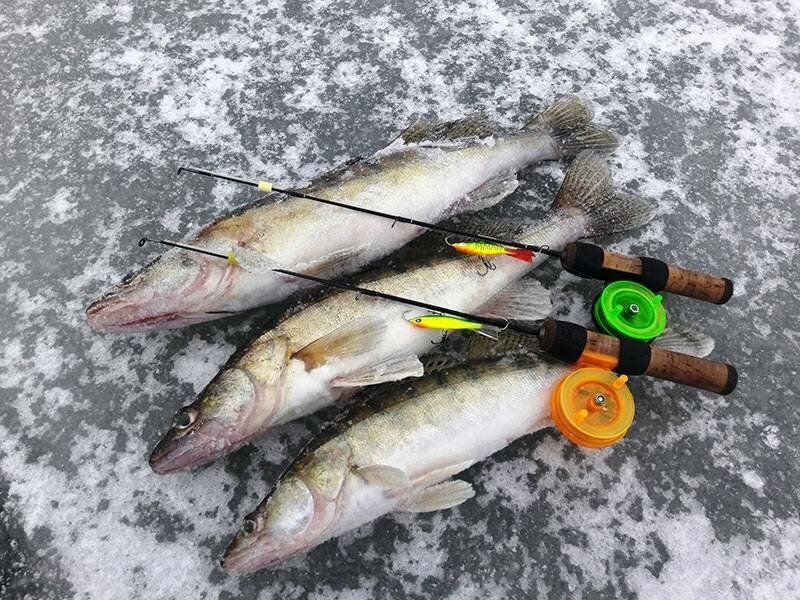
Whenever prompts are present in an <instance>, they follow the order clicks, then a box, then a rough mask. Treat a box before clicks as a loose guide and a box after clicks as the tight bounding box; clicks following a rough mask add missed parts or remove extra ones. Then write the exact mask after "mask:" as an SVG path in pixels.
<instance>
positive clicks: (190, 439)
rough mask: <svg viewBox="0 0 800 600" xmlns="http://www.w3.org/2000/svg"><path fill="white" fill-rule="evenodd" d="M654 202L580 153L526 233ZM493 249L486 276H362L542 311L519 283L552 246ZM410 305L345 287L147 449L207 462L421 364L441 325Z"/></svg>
mask: <svg viewBox="0 0 800 600" xmlns="http://www.w3.org/2000/svg"><path fill="white" fill-rule="evenodd" d="M653 209H654V207H653V206H652V205H651V204H650V203H649V202H645V201H644V200H641V199H639V198H636V197H631V196H623V195H619V194H615V193H614V192H613V191H612V189H611V176H610V173H609V170H608V166H607V164H606V162H605V161H604V160H603V159H602V158H600V157H598V156H596V155H594V154H591V153H586V154H581V155H580V156H578V158H576V159H575V161H573V163H572V164H571V165H570V167H569V168H568V170H567V173H566V176H565V178H564V182H563V184H562V185H561V189H560V190H559V192H558V195H557V196H556V198H555V201H554V202H553V207H552V210H551V212H550V213H549V214H548V215H547V216H546V217H545V218H544V219H543V220H542V222H541V223H540V224H538V225H537V226H535V227H532V228H530V229H528V230H527V231H526V232H525V233H523V234H522V236H521V237H520V241H521V242H525V243H531V244H539V245H543V244H548V245H549V246H550V247H551V248H554V249H560V248H562V247H563V246H564V245H565V244H567V243H569V242H571V241H574V240H576V239H578V238H581V237H584V236H587V235H601V234H607V233H611V232H614V231H623V230H626V229H631V228H633V227H638V226H640V225H642V224H644V223H646V222H647V221H649V220H650V218H651V217H652V215H653ZM496 260H497V262H496V270H494V271H491V272H490V273H489V274H488V275H485V276H482V275H481V273H482V272H484V273H485V271H481V268H482V265H481V264H480V261H479V260H478V259H475V258H462V257H456V258H448V259H440V260H435V261H432V262H428V263H425V264H422V265H419V266H416V267H409V268H407V269H406V270H405V271H404V272H402V273H396V274H391V275H387V276H384V277H382V278H379V279H376V280H373V281H370V282H368V283H365V284H363V285H364V286H365V287H368V288H372V289H377V290H380V291H382V292H386V293H389V294H395V295H398V296H405V297H409V298H414V299H416V300H420V301H423V302H429V303H435V304H439V305H442V306H446V307H448V308H452V309H454V310H461V311H465V312H475V311H477V310H479V309H480V308H481V307H483V306H487V305H488V306H491V307H492V309H493V312H494V313H496V314H499V315H503V316H506V317H512V316H514V317H516V318H521V317H522V316H523V314H525V313H527V316H528V317H529V318H530V319H536V318H542V317H544V316H545V315H546V314H547V312H548V311H549V306H550V302H549V295H548V294H546V293H543V290H542V288H541V286H538V284H535V285H531V284H526V285H523V286H522V287H521V288H518V287H516V286H520V285H521V284H520V283H516V284H515V285H514V286H511V284H514V282H515V281H517V280H519V279H520V278H522V277H523V276H524V275H525V274H526V273H527V272H528V271H530V270H531V269H533V268H534V267H536V266H537V265H539V264H540V263H541V262H542V261H543V257H542V256H537V257H536V258H535V259H534V260H533V262H532V263H526V262H522V261H519V260H516V259H514V258H512V257H506V256H503V257H498V258H497V259H496ZM223 262H224V261H223ZM521 283H525V282H521ZM504 288H508V289H506V290H504ZM407 311H408V309H407V307H405V306H403V305H400V304H397V303H394V302H390V301H388V300H384V299H378V298H366V297H363V296H359V295H358V294H355V293H352V292H341V293H335V294H332V295H330V296H328V297H326V298H324V299H323V300H320V301H319V302H316V303H313V304H310V305H308V306H306V307H305V308H303V309H302V310H300V311H299V312H296V313H295V314H294V315H292V316H289V317H288V318H286V319H284V320H283V321H282V322H281V323H279V324H278V325H277V326H276V327H274V328H273V329H271V330H269V331H267V332H266V333H264V334H263V335H261V336H259V337H257V338H256V339H254V340H253V341H252V342H251V343H250V344H249V345H247V346H245V347H244V348H242V349H241V350H240V351H239V352H237V353H236V354H234V355H233V356H232V357H231V358H230V359H229V361H228V363H227V365H226V366H225V367H224V368H223V369H222V371H220V373H219V374H218V375H217V376H216V377H215V378H214V379H213V380H212V381H211V382H210V383H209V384H208V386H207V387H206V388H205V390H203V392H202V393H201V394H200V396H199V397H198V399H197V400H195V402H193V403H192V404H190V405H189V406H185V407H183V408H182V409H180V410H179V411H178V412H177V414H176V415H175V417H174V420H173V424H172V427H171V429H170V430H169V431H168V432H167V434H166V436H165V437H164V439H163V440H162V441H161V442H160V443H159V444H158V446H157V447H156V448H155V450H154V451H153V453H152V455H151V457H150V465H151V466H152V468H153V470H154V471H156V472H158V473H167V472H170V471H175V470H177V469H182V468H187V467H192V466H197V465H201V464H205V463H208V462H210V461H212V460H214V459H215V458H217V457H220V456H223V455H225V454H228V453H229V452H232V451H234V450H236V449H237V448H239V447H241V446H243V445H244V444H246V443H247V442H248V441H249V440H251V439H253V438H254V437H256V436H258V435H260V434H261V433H263V432H264V431H265V430H267V429H268V428H270V427H272V426H275V425H278V424H280V423H285V422H287V421H290V420H292V419H296V418H298V417H300V416H303V415H306V414H309V413H312V412H314V411H316V410H318V409H320V408H322V407H323V406H327V405H330V404H332V403H333V402H335V401H337V400H339V399H341V398H346V397H347V396H349V395H350V394H352V393H353V391H354V389H356V388H359V387H364V386H369V385H373V384H377V383H381V382H386V381H396V380H398V379H403V378H405V377H409V376H419V375H421V374H422V365H421V363H420V361H419V358H418V357H419V356H420V355H422V354H424V353H426V352H428V351H430V350H431V349H432V348H434V346H433V345H432V344H431V342H432V341H435V340H437V339H438V338H439V336H440V335H441V332H439V331H431V330H427V329H420V328H418V327H414V326H413V325H411V324H410V323H409V322H408V321H407V318H406V317H407V315H406V314H405V313H406V312H407Z"/></svg>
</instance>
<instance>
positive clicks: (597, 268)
mask: <svg viewBox="0 0 800 600" xmlns="http://www.w3.org/2000/svg"><path fill="white" fill-rule="evenodd" d="M573 245H574V246H575V262H574V263H573V264H571V265H569V266H567V265H564V269H565V270H566V271H567V272H569V273H572V274H573V275H577V276H578V277H584V278H588V279H604V272H605V269H603V258H604V256H605V252H604V251H603V249H602V248H601V247H600V246H595V245H594V244H587V243H586V242H575V243H574V244H573ZM562 256H563V254H562ZM563 264H564V263H563V261H562V265H563Z"/></svg>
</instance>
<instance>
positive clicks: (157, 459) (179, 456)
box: [148, 432, 249, 475]
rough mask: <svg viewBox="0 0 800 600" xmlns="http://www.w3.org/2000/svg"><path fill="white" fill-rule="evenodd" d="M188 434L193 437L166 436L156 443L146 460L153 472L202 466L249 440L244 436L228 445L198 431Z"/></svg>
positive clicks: (169, 471) (170, 471)
mask: <svg viewBox="0 0 800 600" xmlns="http://www.w3.org/2000/svg"><path fill="white" fill-rule="evenodd" d="M188 435H189V436H192V437H193V438H195V439H193V440H192V441H191V442H188V441H187V437H181V438H178V439H175V438H171V437H169V436H168V437H166V438H164V439H163V440H161V441H160V442H159V443H158V444H157V445H156V447H155V448H154V449H153V451H152V452H151V453H150V459H149V460H148V462H149V463H150V468H151V469H152V470H153V472H154V473H156V474H158V475H166V474H168V473H174V472H176V471H182V470H185V469H192V468H195V467H202V466H204V465H206V464H208V463H211V462H214V461H215V460H217V459H218V458H221V457H223V456H225V455H226V454H229V453H231V452H235V451H236V450H238V449H239V448H241V447H242V446H244V445H245V444H247V442H248V441H249V438H245V439H243V440H241V441H239V442H237V443H236V444H231V445H228V444H224V443H221V442H220V441H219V440H217V439H214V438H212V437H207V436H206V435H204V434H202V433H200V432H192V433H190V434H188Z"/></svg>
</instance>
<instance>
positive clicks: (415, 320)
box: [414, 318, 422, 323]
mask: <svg viewBox="0 0 800 600" xmlns="http://www.w3.org/2000/svg"><path fill="white" fill-rule="evenodd" d="M414 323H422V319H419V318H417V319H414Z"/></svg>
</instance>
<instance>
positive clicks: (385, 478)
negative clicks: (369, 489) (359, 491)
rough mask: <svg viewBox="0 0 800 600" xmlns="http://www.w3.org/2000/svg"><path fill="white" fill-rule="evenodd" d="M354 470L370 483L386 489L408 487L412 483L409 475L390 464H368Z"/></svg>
mask: <svg viewBox="0 0 800 600" xmlns="http://www.w3.org/2000/svg"><path fill="white" fill-rule="evenodd" d="M353 472H354V473H355V474H356V475H358V476H359V477H361V479H363V480H364V481H366V482H367V483H368V484H370V485H374V486H376V487H379V488H383V489H386V490H394V489H398V488H404V487H407V486H408V485H409V484H410V481H409V478H408V475H406V472H405V471H403V470H402V469H398V468H396V467H390V466H389V465H368V466H366V467H356V468H354V469H353Z"/></svg>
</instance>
